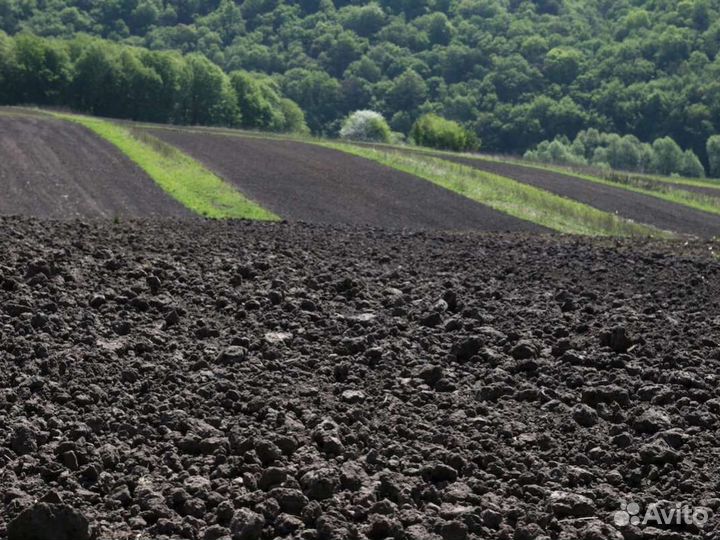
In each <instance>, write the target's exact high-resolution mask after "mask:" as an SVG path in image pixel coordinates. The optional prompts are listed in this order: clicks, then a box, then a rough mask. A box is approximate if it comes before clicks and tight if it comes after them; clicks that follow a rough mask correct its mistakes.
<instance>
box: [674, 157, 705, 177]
mask: <svg viewBox="0 0 720 540" xmlns="http://www.w3.org/2000/svg"><path fill="white" fill-rule="evenodd" d="M679 172H680V174H681V175H683V176H687V177H688V178H702V177H704V176H705V168H704V167H703V165H702V163H701V161H700V159H699V158H698V157H697V155H696V154H695V152H693V151H692V150H685V152H683V156H682V160H681V161H680V170H679Z"/></svg>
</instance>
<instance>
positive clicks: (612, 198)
mask: <svg viewBox="0 0 720 540" xmlns="http://www.w3.org/2000/svg"><path fill="white" fill-rule="evenodd" d="M442 159H446V160H448V161H453V162H455V163H460V164H462V165H468V166H470V167H474V168H477V169H481V170H483V171H487V172H491V173H494V174H498V175H500V176H505V177H507V178H512V179H513V180H518V181H520V182H524V183H526V184H531V185H533V186H536V187H539V188H541V189H545V190H547V191H550V192H551V193H555V194H557V195H562V196H564V197H568V198H570V199H574V200H576V201H580V202H582V203H585V204H588V205H590V206H594V207H595V208H597V209H599V210H604V211H606V212H612V213H616V214H618V215H620V216H622V217H624V218H628V219H632V220H634V221H636V222H638V223H645V224H647V225H654V226H655V227H658V228H660V229H663V230H667V231H674V232H677V233H683V234H692V235H697V236H700V237H705V238H710V237H713V236H718V235H720V215H717V214H710V213H707V212H701V211H698V210H693V209H691V208H688V207H687V206H682V205H679V204H674V203H671V202H667V201H663V200H661V199H658V198H656V197H652V196H650V195H643V194H642V193H635V192H632V191H628V190H626V189H622V188H619V187H618V188H615V187H612V186H607V185H604V184H598V183H595V182H590V181H588V180H583V179H580V178H577V177H574V176H571V175H566V174H561V173H557V172H554V171H546V170H542V169H538V168H535V167H525V166H522V165H515V164H509V163H500V162H497V161H491V160H485V159H479V158H467V157H462V156H451V155H443V156H442Z"/></svg>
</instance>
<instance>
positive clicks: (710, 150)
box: [707, 135, 720, 178]
mask: <svg viewBox="0 0 720 540" xmlns="http://www.w3.org/2000/svg"><path fill="white" fill-rule="evenodd" d="M707 155H708V162H709V163H710V174H711V175H712V176H713V177H714V178H720V135H713V136H712V137H710V138H709V139H708V140H707Z"/></svg>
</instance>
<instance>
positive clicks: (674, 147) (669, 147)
mask: <svg viewBox="0 0 720 540" xmlns="http://www.w3.org/2000/svg"><path fill="white" fill-rule="evenodd" d="M652 147H653V152H654V154H655V158H654V159H653V163H652V167H653V172H656V173H660V174H664V175H670V174H672V173H675V172H678V171H679V170H680V168H681V166H682V165H681V164H682V159H683V151H682V149H681V148H680V147H679V146H678V144H677V143H676V142H675V141H674V140H672V139H671V138H670V137H663V138H661V139H656V140H655V141H653V144H652Z"/></svg>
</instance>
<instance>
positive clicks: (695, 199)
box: [413, 148, 720, 215]
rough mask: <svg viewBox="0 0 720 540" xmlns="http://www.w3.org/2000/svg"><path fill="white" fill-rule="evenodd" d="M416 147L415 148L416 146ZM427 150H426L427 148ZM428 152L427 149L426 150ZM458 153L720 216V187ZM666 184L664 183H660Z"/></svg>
mask: <svg viewBox="0 0 720 540" xmlns="http://www.w3.org/2000/svg"><path fill="white" fill-rule="evenodd" d="M413 150H415V148H413ZM424 152H426V151H424ZM426 153H428V152H426ZM455 155H456V156H457V155H459V156H462V157H463V158H469V159H477V160H479V161H494V162H497V163H506V164H508V165H518V166H522V167H527V168H530V169H538V170H542V171H550V172H555V173H559V174H563V175H565V176H570V177H572V178H575V179H578V180H582V181H587V182H594V183H596V184H603V185H606V186H609V187H614V188H617V189H624V190H627V191H632V192H635V193H641V194H643V195H649V196H651V197H655V198H657V199H662V200H664V201H667V202H671V203H674V204H679V205H682V206H687V207H689V208H692V209H694V210H700V211H702V212H708V213H709V214H719V215H720V190H719V192H718V197H712V196H710V195H704V194H702V193H697V192H695V191H688V190H685V189H680V188H677V187H674V186H672V185H670V184H673V183H674V184H678V183H685V184H688V185H689V182H687V181H686V182H677V181H676V179H674V178H667V177H663V178H664V179H663V180H660V178H659V177H653V178H652V180H654V181H655V182H657V183H656V184H655V185H652V184H650V183H648V182H647V181H643V180H642V179H640V178H638V179H636V180H634V179H633V177H632V176H630V177H629V179H628V180H627V181H619V180H610V179H608V178H602V177H599V176H593V175H590V174H586V173H580V172H577V171H575V170H572V169H568V168H565V167H561V166H554V165H547V164H539V163H534V162H530V161H526V160H512V159H499V158H496V157H486V156H476V155H472V154H455ZM617 174H619V175H622V174H623V173H619V172H618V173H617ZM659 184H663V185H659ZM696 185H702V186H703V187H718V186H717V185H712V184H711V185H710V186H704V185H703V183H700V182H698V183H696Z"/></svg>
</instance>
